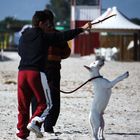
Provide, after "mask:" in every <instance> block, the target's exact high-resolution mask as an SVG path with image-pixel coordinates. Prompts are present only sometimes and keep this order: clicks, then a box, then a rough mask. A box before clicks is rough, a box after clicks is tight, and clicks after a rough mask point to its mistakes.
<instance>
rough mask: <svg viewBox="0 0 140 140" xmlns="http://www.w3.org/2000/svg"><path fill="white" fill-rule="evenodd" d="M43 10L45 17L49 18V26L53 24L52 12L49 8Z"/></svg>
mask: <svg viewBox="0 0 140 140" xmlns="http://www.w3.org/2000/svg"><path fill="white" fill-rule="evenodd" d="M44 12H45V14H46V16H47V19H48V20H49V22H50V24H51V25H50V26H54V14H53V12H52V11H51V10H49V9H45V10H44Z"/></svg>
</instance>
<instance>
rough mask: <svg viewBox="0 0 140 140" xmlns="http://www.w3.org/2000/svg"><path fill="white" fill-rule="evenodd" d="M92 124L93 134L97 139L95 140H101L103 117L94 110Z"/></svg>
mask: <svg viewBox="0 0 140 140" xmlns="http://www.w3.org/2000/svg"><path fill="white" fill-rule="evenodd" d="M90 123H91V127H92V132H93V135H94V137H95V140H100V139H99V137H100V128H101V116H100V114H99V113H98V112H97V111H95V110H92V112H91V116H90Z"/></svg>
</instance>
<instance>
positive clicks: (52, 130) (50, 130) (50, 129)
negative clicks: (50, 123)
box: [44, 127, 54, 134]
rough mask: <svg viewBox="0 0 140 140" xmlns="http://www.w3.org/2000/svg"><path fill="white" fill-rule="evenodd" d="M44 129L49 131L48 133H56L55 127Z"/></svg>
mask: <svg viewBox="0 0 140 140" xmlns="http://www.w3.org/2000/svg"><path fill="white" fill-rule="evenodd" d="M44 129H45V132H47V133H50V134H53V133H54V129H53V127H49V128H44Z"/></svg>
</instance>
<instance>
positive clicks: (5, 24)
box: [0, 17, 31, 32]
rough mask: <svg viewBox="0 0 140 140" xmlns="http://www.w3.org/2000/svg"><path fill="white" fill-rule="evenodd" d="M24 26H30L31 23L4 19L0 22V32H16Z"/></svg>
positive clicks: (8, 18) (9, 18)
mask: <svg viewBox="0 0 140 140" xmlns="http://www.w3.org/2000/svg"><path fill="white" fill-rule="evenodd" d="M25 24H31V21H26V20H18V19H15V18H13V17H6V18H5V19H4V20H2V21H0V31H1V30H3V31H6V32H17V31H19V30H21V28H22V27H23V26H24V25H25Z"/></svg>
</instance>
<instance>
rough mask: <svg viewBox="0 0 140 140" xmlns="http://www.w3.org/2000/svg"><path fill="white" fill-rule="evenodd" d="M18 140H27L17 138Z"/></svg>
mask: <svg viewBox="0 0 140 140" xmlns="http://www.w3.org/2000/svg"><path fill="white" fill-rule="evenodd" d="M18 140H27V139H21V138H18Z"/></svg>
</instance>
